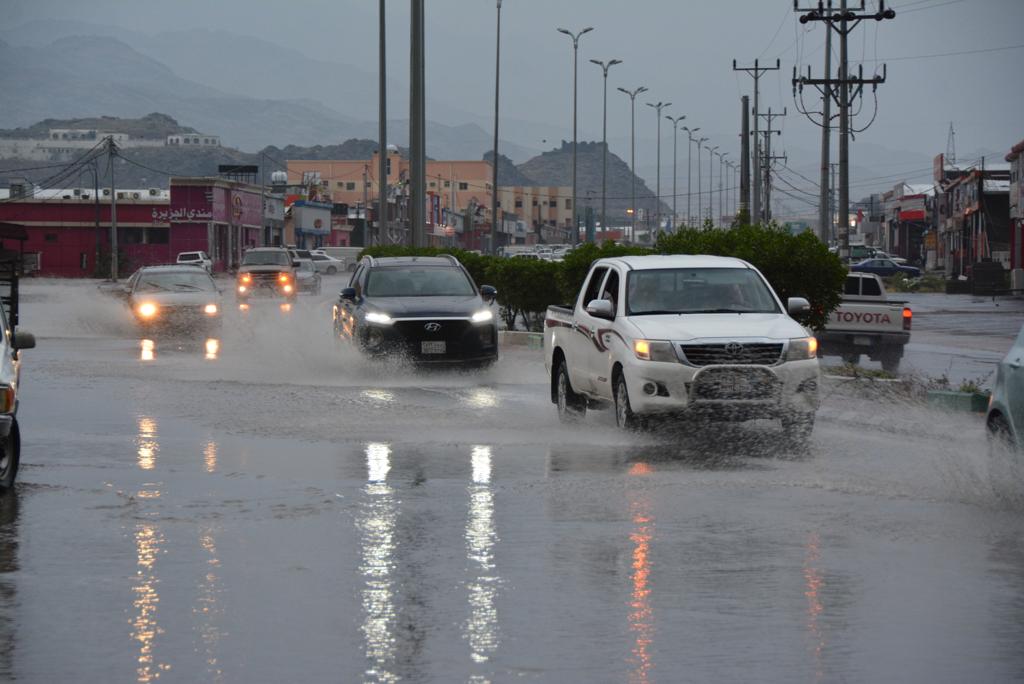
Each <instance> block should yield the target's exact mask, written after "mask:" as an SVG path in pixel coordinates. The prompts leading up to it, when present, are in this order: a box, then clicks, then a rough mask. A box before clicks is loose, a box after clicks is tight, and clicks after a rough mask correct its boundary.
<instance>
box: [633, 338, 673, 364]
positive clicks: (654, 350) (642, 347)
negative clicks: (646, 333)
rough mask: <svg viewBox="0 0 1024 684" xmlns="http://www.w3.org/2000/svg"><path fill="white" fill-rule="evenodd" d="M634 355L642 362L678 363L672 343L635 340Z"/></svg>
mask: <svg viewBox="0 0 1024 684" xmlns="http://www.w3.org/2000/svg"><path fill="white" fill-rule="evenodd" d="M633 353H634V354H636V358H638V359H640V360H641V361H662V362H672V361H676V353H675V351H674V350H673V349H672V343H671V342H661V341H654V340H633Z"/></svg>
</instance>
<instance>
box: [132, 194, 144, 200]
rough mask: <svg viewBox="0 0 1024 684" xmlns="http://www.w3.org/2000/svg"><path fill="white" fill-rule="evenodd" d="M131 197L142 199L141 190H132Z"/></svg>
mask: <svg viewBox="0 0 1024 684" xmlns="http://www.w3.org/2000/svg"><path fill="white" fill-rule="evenodd" d="M132 199H142V193H141V192H133V193H132Z"/></svg>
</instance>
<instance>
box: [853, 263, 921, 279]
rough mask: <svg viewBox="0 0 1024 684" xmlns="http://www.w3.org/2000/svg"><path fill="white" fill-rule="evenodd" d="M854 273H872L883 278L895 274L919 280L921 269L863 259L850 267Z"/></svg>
mask: <svg viewBox="0 0 1024 684" xmlns="http://www.w3.org/2000/svg"><path fill="white" fill-rule="evenodd" d="M850 270H851V271H853V272H854V273H874V274H875V275H880V276H883V277H885V278H888V277H889V276H894V275H897V274H901V273H902V274H903V275H906V276H907V277H910V278H920V277H921V269H919V268H916V267H914V266H900V265H899V264H897V263H896V262H894V261H893V260H892V259H865V260H864V261H861V262H859V263H856V264H854V265H853V266H850Z"/></svg>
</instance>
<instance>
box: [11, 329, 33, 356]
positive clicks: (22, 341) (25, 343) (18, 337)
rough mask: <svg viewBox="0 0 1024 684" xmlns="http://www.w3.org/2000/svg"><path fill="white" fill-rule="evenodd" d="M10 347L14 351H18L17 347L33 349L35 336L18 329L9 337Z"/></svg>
mask: <svg viewBox="0 0 1024 684" xmlns="http://www.w3.org/2000/svg"><path fill="white" fill-rule="evenodd" d="M11 347H12V348H13V349H14V351H18V350H19V349H35V347H36V336H35V335H33V334H32V333H30V332H22V331H21V330H19V331H18V332H16V333H14V337H13V338H11Z"/></svg>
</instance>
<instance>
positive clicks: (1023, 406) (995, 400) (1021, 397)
mask: <svg viewBox="0 0 1024 684" xmlns="http://www.w3.org/2000/svg"><path fill="white" fill-rule="evenodd" d="M985 424H986V426H987V427H988V437H989V444H990V445H991V446H994V447H995V446H998V447H1001V448H1009V449H1013V448H1016V449H1022V450H1024V327H1022V328H1021V329H1020V334H1018V335H1017V341H1016V342H1014V343H1013V346H1012V347H1010V351H1008V352H1007V353H1006V357H1005V358H1004V359H1003V360H1002V361H1000V362H999V366H998V368H997V370H996V382H995V386H994V388H993V391H992V397H991V399H989V405H988V416H987V418H986V421H985Z"/></svg>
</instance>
